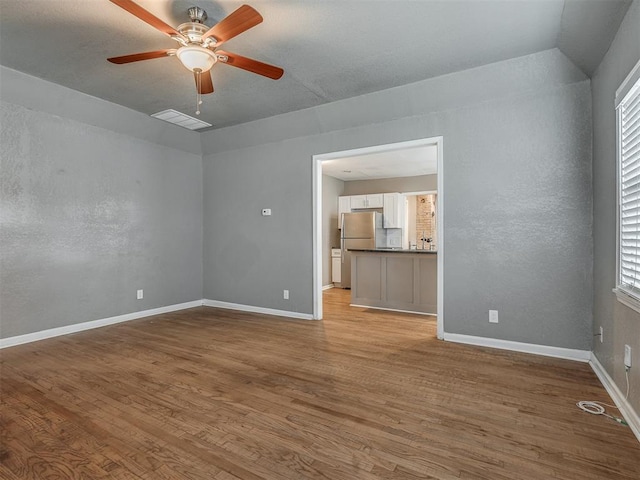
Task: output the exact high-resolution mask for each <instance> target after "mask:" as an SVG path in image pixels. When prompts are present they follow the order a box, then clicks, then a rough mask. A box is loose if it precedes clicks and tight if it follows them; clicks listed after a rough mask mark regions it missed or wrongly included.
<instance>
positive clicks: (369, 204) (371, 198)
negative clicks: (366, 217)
mask: <svg viewBox="0 0 640 480" xmlns="http://www.w3.org/2000/svg"><path fill="white" fill-rule="evenodd" d="M383 203H384V202H383V194H382V193H374V194H370V195H351V210H357V209H359V208H382V207H383Z"/></svg>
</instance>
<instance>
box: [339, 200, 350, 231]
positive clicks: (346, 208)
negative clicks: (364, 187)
mask: <svg viewBox="0 0 640 480" xmlns="http://www.w3.org/2000/svg"><path fill="white" fill-rule="evenodd" d="M350 212H351V197H338V228H342V214H343V213H350Z"/></svg>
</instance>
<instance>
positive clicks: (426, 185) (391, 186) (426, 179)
mask: <svg viewBox="0 0 640 480" xmlns="http://www.w3.org/2000/svg"><path fill="white" fill-rule="evenodd" d="M437 189H438V176H437V175H417V176H415V177H396V178H376V179H372V180H351V181H349V182H344V195H364V194H367V193H393V192H400V193H404V192H420V191H425V190H437Z"/></svg>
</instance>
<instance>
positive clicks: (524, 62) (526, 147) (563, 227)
mask: <svg viewBox="0 0 640 480" xmlns="http://www.w3.org/2000/svg"><path fill="white" fill-rule="evenodd" d="M438 135H442V136H443V137H444V172H442V173H443V175H444V176H443V182H444V192H443V193H444V208H445V210H444V218H443V219H442V220H443V224H444V242H445V247H446V254H445V258H444V265H445V271H444V278H445V290H444V291H445V299H444V325H445V331H447V332H453V333H463V334H470V335H478V336H484V337H493V338H499V339H505V340H514V341H520V342H529V343H535V344H543V345H551V346H558V347H567V348H577V349H589V348H590V345H591V324H592V240H591V227H592V222H591V208H592V205H591V203H592V202H591V95H590V85H589V81H588V79H586V77H585V76H584V74H583V73H582V72H581V71H580V70H579V69H577V68H576V67H575V65H573V64H572V63H571V62H569V61H568V59H567V58H566V57H565V56H564V55H563V54H562V53H560V52H559V51H558V50H557V49H554V50H549V51H546V52H542V53H539V54H535V55H529V56H526V57H521V58H518V59H513V60H509V61H505V62H499V63H495V64H491V65H487V66H484V67H480V68H476V69H472V70H467V71H463V72H458V73H455V74H452V75H447V76H445V77H439V78H435V79H430V80H425V81H422V82H418V83H415V84H411V85H406V86H404V87H398V88H394V89H390V90H385V91H383V92H377V93H373V94H369V95H364V96H361V97H356V98H352V99H348V100H344V101H340V102H335V103H332V104H328V105H323V106H320V107H314V108H312V109H308V110H303V111H300V112H294V113H291V114H286V115H280V116H277V117H272V118H270V119H268V120H260V121H257V122H252V123H249V124H244V125H239V126H237V127H230V128H225V129H220V130H216V131H212V132H207V133H204V134H203V136H202V141H203V152H204V154H205V156H204V180H205V192H204V198H205V202H204V214H205V220H204V293H205V297H206V298H209V299H214V300H222V301H228V302H234V303H240V304H249V305H255V306H259V307H266V308H278V309H284V310H291V311H296V312H304V313H312V297H313V295H312V294H313V292H312V238H311V237H312V228H311V221H312V220H311V219H312V198H311V197H312V185H311V178H312V174H311V172H312V156H313V155H314V154H321V153H328V152H334V151H341V150H348V149H353V148H359V147H365V146H371V145H378V144H386V143H393V142H399V141H406V140H414V139H418V138H425V137H433V136H438ZM249 193H250V195H249ZM221 205H226V206H227V208H220V206H221ZM262 206H271V207H273V208H274V212H275V214H274V216H273V217H267V219H264V218H260V216H259V209H260V208H261V207H262ZM234 219H242V221H238V220H234ZM283 288H289V289H291V291H292V297H291V300H289V301H287V300H282V289H283ZM489 309H498V310H499V311H500V324H498V325H495V324H491V325H490V324H489V323H488V310H489Z"/></svg>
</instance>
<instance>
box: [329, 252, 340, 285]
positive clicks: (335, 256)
mask: <svg viewBox="0 0 640 480" xmlns="http://www.w3.org/2000/svg"><path fill="white" fill-rule="evenodd" d="M341 279H342V255H341V250H340V249H339V248H332V249H331V282H332V283H333V284H334V285H338V284H339V283H340V281H341Z"/></svg>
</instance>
